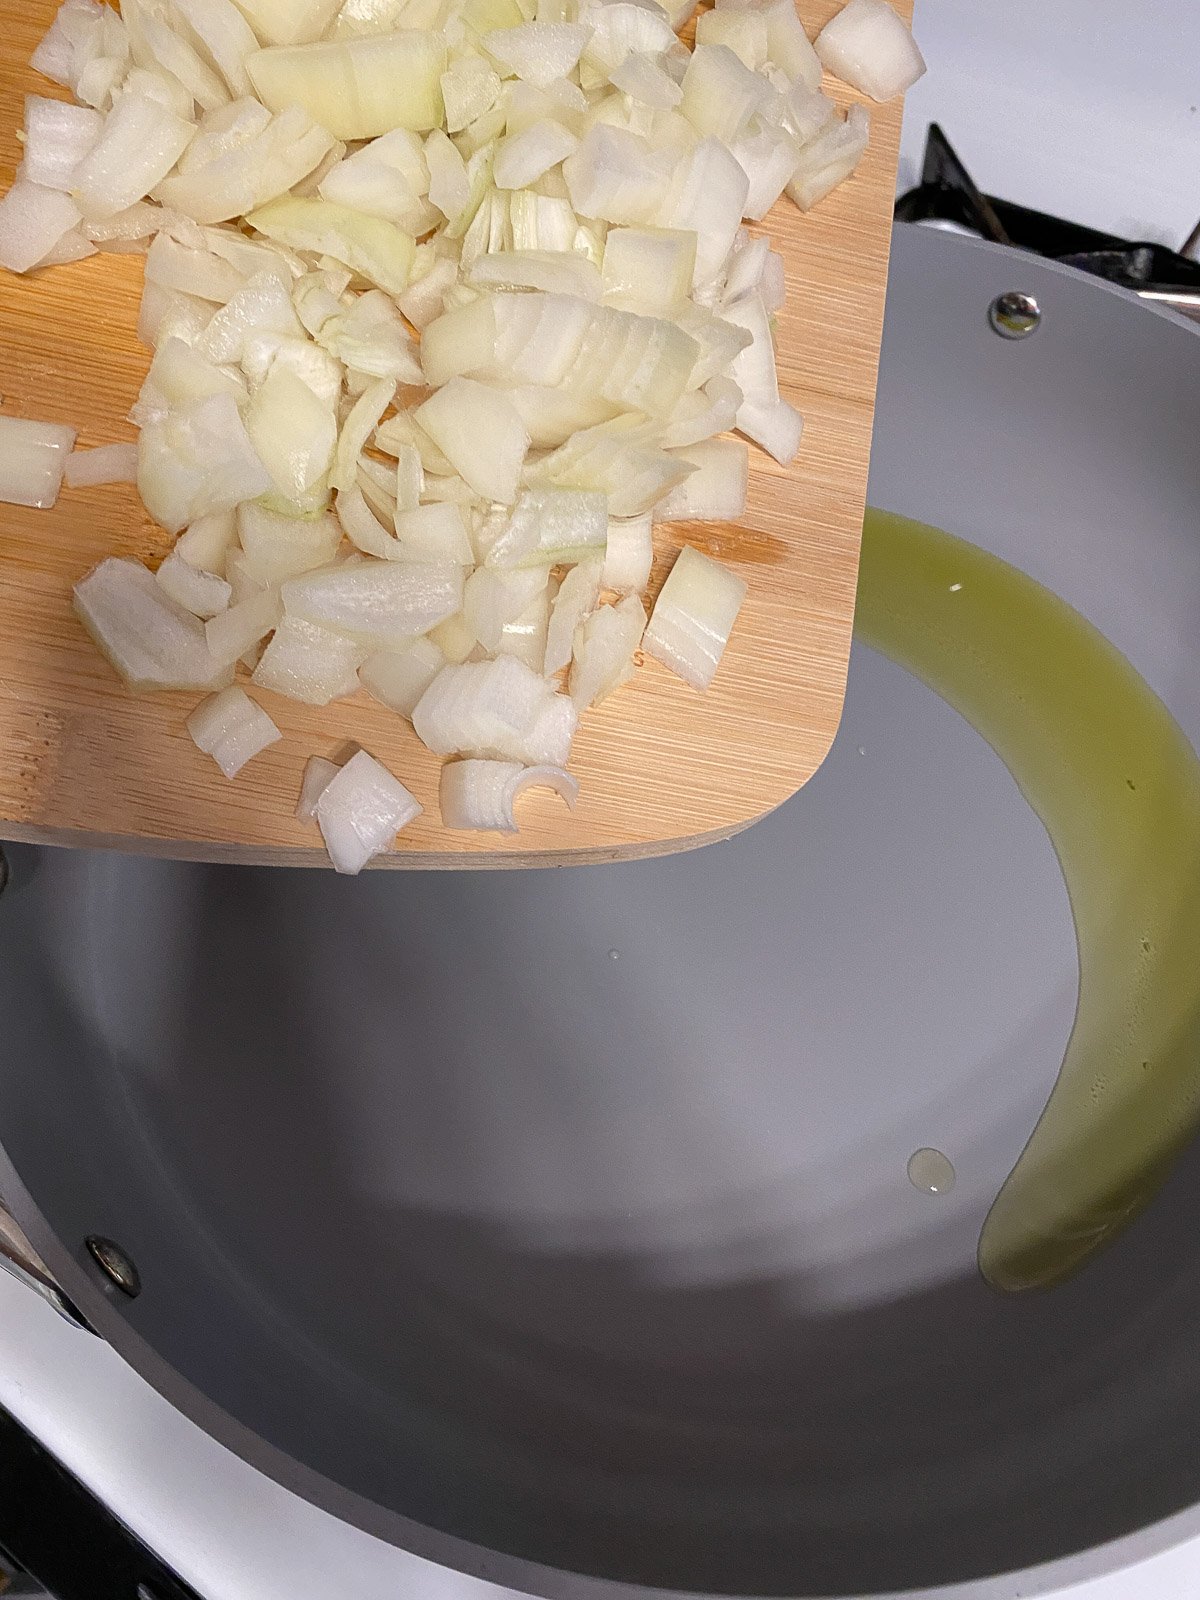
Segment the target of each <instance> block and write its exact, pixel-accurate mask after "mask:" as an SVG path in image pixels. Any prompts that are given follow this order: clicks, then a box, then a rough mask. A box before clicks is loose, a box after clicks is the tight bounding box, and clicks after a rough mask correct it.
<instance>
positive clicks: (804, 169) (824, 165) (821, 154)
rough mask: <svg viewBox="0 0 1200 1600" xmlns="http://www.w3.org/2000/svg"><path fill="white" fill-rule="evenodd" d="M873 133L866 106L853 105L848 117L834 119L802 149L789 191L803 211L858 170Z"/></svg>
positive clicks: (817, 202) (822, 198)
mask: <svg viewBox="0 0 1200 1600" xmlns="http://www.w3.org/2000/svg"><path fill="white" fill-rule="evenodd" d="M870 137H871V117H870V113H869V112H868V111H867V109H866V107H865V106H851V107H850V110H849V112H848V113H847V115H846V119H845V121H844V122H843V121H841V120H839V119H836V118H835V119H834V121H833V122H832V123H830V124H829V125H828V126H827V127H826V129H825V130H824V132H823V133H821V134H819V135H818V137H817V138H815V139H814V140H812V142H811V143H810V144H807V145H805V146H804V147H803V149H802V150H801V151H800V161H799V164H798V166H797V168H796V172H795V175H794V177H793V178H792V180H791V182H790V183H789V184H788V186H787V192H788V194H789V195H790V196H791V198H792V199H793V200H794V201H795V202H796V204H797V205H798V206H799V207H800V209H801V211H811V210H812V208H813V206H815V205H817V204H819V203H820V201H822V200H824V199H825V197H826V195H828V194H830V193H832V191H833V190H834V189H836V188H837V186H838V185H839V184H840V183H845V181H846V179H847V178H849V177H851V176H852V175H853V174H854V172H855V171H856V169H857V167H858V164H859V162H860V161H861V160H862V158H863V156H864V154H865V153H866V150H867V145H868V143H869V140H870Z"/></svg>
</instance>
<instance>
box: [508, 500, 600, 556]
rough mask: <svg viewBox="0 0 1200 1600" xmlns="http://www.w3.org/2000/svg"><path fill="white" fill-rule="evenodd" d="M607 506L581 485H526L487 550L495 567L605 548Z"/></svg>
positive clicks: (581, 554) (586, 553)
mask: <svg viewBox="0 0 1200 1600" xmlns="http://www.w3.org/2000/svg"><path fill="white" fill-rule="evenodd" d="M607 538H608V508H607V505H606V503H605V498H604V496H603V495H602V494H596V493H593V492H591V491H588V490H581V489H527V490H526V491H525V493H524V494H522V496H521V498H520V499H519V500H518V502H517V504H516V505H515V506H514V507H513V512H512V516H511V517H510V518H509V520H508V525H507V527H506V528H505V529H504V530H503V532H502V533H501V534H500V536H499V538H498V539H497V540H496V542H495V543H494V544H493V545H492V547H491V549H490V550H489V551H488V553H487V563H488V565H489V566H491V567H551V566H558V565H562V564H564V563H573V562H576V561H582V560H583V559H584V558H585V557H586V556H588V555H590V554H594V553H595V552H597V551H602V550H603V549H604V545H605V541H606V540H607Z"/></svg>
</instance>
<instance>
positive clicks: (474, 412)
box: [413, 377, 529, 505]
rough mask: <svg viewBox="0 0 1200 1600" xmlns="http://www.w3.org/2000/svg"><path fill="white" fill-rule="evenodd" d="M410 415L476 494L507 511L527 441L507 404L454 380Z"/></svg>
mask: <svg viewBox="0 0 1200 1600" xmlns="http://www.w3.org/2000/svg"><path fill="white" fill-rule="evenodd" d="M413 415H414V416H415V418H416V420H417V422H418V423H419V424H420V426H421V427H422V428H423V429H424V430H425V432H426V433H428V435H429V437H430V438H431V439H432V440H433V442H434V443H435V444H436V445H437V447H438V448H439V449H440V450H441V451H442V452H443V453H444V455H445V456H446V459H447V460H448V461H449V462H450V463H451V465H452V466H453V467H454V469H455V471H456V472H457V473H458V474H459V475H460V476H461V477H462V478H463V479H465V481H466V482H467V483H469V484H470V485H471V487H472V489H474V490H475V491H476V493H477V494H481V495H483V496H484V497H485V499H488V500H495V501H499V502H500V503H502V504H504V505H512V503H513V502H514V501H515V500H516V498H517V489H518V485H519V483H520V476H521V466H522V464H523V462H524V460H525V454H526V452H527V451H528V449H529V435H528V434H527V433H526V432H525V428H524V425H523V424H522V422H521V419H520V417H519V416H518V415H517V412H516V409H515V408H514V406H513V403H512V401H511V400H509V399H508V398H507V397H506V396H505V395H503V394H501V393H500V392H499V391H498V390H495V389H489V388H487V387H486V386H485V385H484V384H482V383H476V382H474V381H473V380H472V379H470V378H460V377H454V378H451V379H450V381H449V382H448V383H447V384H445V385H444V386H443V387H442V388H441V389H439V390H438V391H437V393H436V394H434V395H431V396H430V398H429V399H428V400H426V401H425V402H424V404H422V405H419V406H418V407H417V409H416V411H415V412H414V413H413Z"/></svg>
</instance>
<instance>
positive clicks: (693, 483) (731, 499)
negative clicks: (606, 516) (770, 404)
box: [654, 402, 782, 522]
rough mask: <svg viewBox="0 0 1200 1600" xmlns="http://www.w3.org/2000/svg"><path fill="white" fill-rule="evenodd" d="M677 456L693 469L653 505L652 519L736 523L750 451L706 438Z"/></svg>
mask: <svg viewBox="0 0 1200 1600" xmlns="http://www.w3.org/2000/svg"><path fill="white" fill-rule="evenodd" d="M781 403H782V402H781ZM741 414H742V413H741V411H739V412H738V415H739V417H740V416H741ZM678 455H679V457H680V459H681V460H682V461H686V462H687V463H688V464H689V465H690V466H692V467H695V469H696V470H695V471H694V472H693V473H691V474H690V476H688V477H686V478H685V479H684V480H683V482H682V483H680V484H677V485H676V486H675V488H674V489H672V490H671V492H670V494H668V495H667V496H666V497H665V498H664V499H663V500H662V501H661V502H660V503H659V504H658V505H657V506H655V508H654V518H655V521H657V522H696V521H702V522H736V521H737V519H738V518H739V517H740V516H742V515H743V513H744V512H745V510H746V492H747V487H748V484H749V478H750V461H749V451H748V450H747V449H746V446H745V445H744V444H743V443H742V441H741V440H740V439H706V440H704V441H703V443H701V444H695V445H692V446H691V447H690V448H689V449H687V450H680V451H679V452H678Z"/></svg>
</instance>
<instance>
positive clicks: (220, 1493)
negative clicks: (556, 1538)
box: [0, 0, 1200, 1600]
mask: <svg viewBox="0 0 1200 1600" xmlns="http://www.w3.org/2000/svg"><path fill="white" fill-rule="evenodd" d="M917 9H918V34H919V37H920V39H921V41H922V44H923V45H924V47H925V51H926V55H927V57H928V59H929V63H930V68H931V71H930V75H929V77H928V78H927V79H926V80H925V81H924V82H923V83H921V84H920V85H918V87H917V88H916V89H915V90H914V91H913V93H912V95H911V96H910V101H909V107H908V113H907V117H906V123H905V137H904V147H903V166H902V172H901V179H902V183H903V184H904V185H905V186H907V185H908V184H911V183H913V182H915V181H916V175H917V171H918V169H919V164H920V157H921V152H922V149H923V147H924V139H925V129H926V126H927V124H928V123H929V122H930V121H931V120H934V119H936V120H938V121H940V122H941V123H942V125H943V127H944V128H945V130H946V132H947V134H948V135H949V137H950V139H951V140H952V142H953V143H954V144H955V146H956V147H957V149H958V150H959V153H960V155H961V156H962V157H963V159H964V160H965V161H966V163H967V165H968V166H969V167H970V168H971V170H972V172H973V174H974V176H975V178H976V180H977V181H978V182H979V184H980V186H981V187H982V188H984V189H985V190H990V191H991V192H993V193H997V194H1000V195H1002V196H1003V197H1005V198H1007V199H1012V200H1018V201H1021V202H1023V203H1026V204H1029V205H1032V206H1036V207H1039V208H1041V209H1044V210H1049V211H1052V212H1056V213H1057V214H1059V215H1062V216H1065V217H1069V218H1071V219H1072V220H1075V221H1079V222H1085V223H1089V224H1091V225H1092V226H1094V227H1099V228H1103V229H1106V230H1110V231H1113V232H1117V233H1122V234H1125V235H1128V236H1131V237H1142V238H1149V239H1154V240H1159V241H1162V242H1165V243H1171V244H1174V245H1178V244H1179V243H1180V242H1181V241H1182V239H1183V238H1184V237H1185V236H1186V235H1187V234H1188V233H1189V232H1190V231H1191V228H1192V226H1193V224H1194V223H1195V221H1196V219H1197V217H1198V216H1200V111H1197V102H1200V73H1197V70H1196V63H1197V61H1200V11H1194V10H1189V8H1187V7H1186V6H1182V5H1180V4H1179V0H1140V5H1139V6H1138V7H1137V8H1136V10H1137V21H1136V24H1134V23H1133V22H1132V21H1131V17H1132V13H1131V11H1130V9H1129V8H1128V7H1127V6H1123V7H1121V8H1120V10H1118V8H1117V6H1116V4H1115V3H1114V0H1006V3H1005V4H1004V5H1003V6H998V5H994V6H984V5H982V4H979V3H978V0H976V3H971V0H917ZM1135 32H1136V37H1135ZM1142 40H1144V41H1145V44H1144V47H1140V41H1142ZM0 1404H3V1405H4V1406H6V1407H7V1408H8V1409H9V1410H10V1411H11V1412H12V1413H13V1414H14V1415H15V1416H17V1417H18V1418H19V1419H20V1420H21V1421H22V1422H24V1424H25V1425H26V1426H27V1427H28V1428H30V1429H31V1430H32V1431H33V1432H34V1433H35V1434H36V1435H37V1436H38V1437H39V1438H41V1439H42V1441H43V1442H44V1443H45V1444H46V1445H47V1446H48V1448H49V1449H50V1450H52V1451H53V1452H54V1453H55V1454H56V1455H57V1456H58V1457H59V1458H60V1459H61V1460H62V1461H63V1462H64V1463H65V1464H66V1465H67V1466H68V1467H70V1468H71V1469H72V1470H73V1471H74V1472H75V1473H76V1474H77V1475H78V1476H79V1477H80V1478H81V1479H83V1481H84V1482H86V1483H87V1484H88V1485H89V1486H90V1487H91V1488H92V1489H93V1490H94V1491H95V1492H96V1493H97V1494H98V1495H99V1496H100V1497H101V1498H102V1499H103V1500H104V1501H105V1502H106V1503H107V1504H108V1505H109V1506H110V1507H111V1508H112V1509H113V1510H114V1511H115V1512H116V1513H117V1515H119V1516H120V1517H121V1518H122V1519H123V1520H124V1521H125V1522H127V1523H128V1524H129V1525H130V1526H131V1527H133V1528H134V1529H135V1531H136V1532H138V1533H139V1534H140V1535H141V1536H142V1537H143V1538H144V1539H145V1540H146V1542H147V1543H148V1544H150V1545H152V1546H153V1547H154V1548H155V1549H156V1550H157V1551H158V1552H159V1553H160V1554H161V1556H162V1557H163V1559H164V1560H166V1561H167V1562H168V1563H169V1564H170V1565H171V1566H173V1567H174V1568H175V1569H176V1570H177V1571H178V1572H179V1573H180V1575H181V1576H182V1577H183V1578H184V1579H186V1580H187V1581H188V1582H189V1583H191V1584H192V1585H193V1586H194V1587H195V1588H196V1589H197V1591H198V1592H199V1593H200V1594H201V1595H202V1596H203V1597H204V1600H295V1597H296V1596H297V1595H306V1596H312V1597H313V1600H325V1597H333V1596H335V1595H336V1596H350V1597H352V1600H396V1597H397V1596H401V1595H403V1596H406V1597H412V1600H476V1597H479V1600H483V1597H485V1596H490V1597H492V1600H501V1593H500V1591H498V1590H495V1589H492V1588H491V1587H490V1586H489V1585H486V1584H482V1583H477V1582H474V1581H472V1580H470V1579H466V1578H461V1577H459V1576H457V1575H456V1574H452V1573H448V1572H445V1571H443V1570H441V1569H439V1568H436V1567H433V1566H431V1565H429V1564H428V1563H426V1562H423V1561H419V1560H418V1559H417V1558H415V1557H412V1556H408V1555H405V1554H403V1553H402V1552H400V1551H398V1550H395V1549H393V1548H392V1547H390V1546H388V1545H386V1544H383V1543H382V1542H380V1541H379V1540H377V1539H373V1538H371V1537H369V1536H368V1535H366V1534H363V1533H359V1532H358V1531H356V1530H355V1529H353V1528H350V1527H347V1526H345V1525H344V1524H341V1523H338V1522H336V1521H335V1520H334V1519H333V1518H331V1517H329V1516H327V1515H326V1514H325V1513H323V1512H321V1511H318V1510H315V1509H314V1508H313V1507H311V1506H309V1505H307V1504H306V1503H305V1502H303V1501H301V1500H299V1499H297V1498H296V1497H295V1496H293V1495H291V1494H288V1493H287V1492H286V1491H284V1490H283V1489H280V1488H278V1487H277V1486H276V1485H274V1484H273V1483H271V1482H269V1481H268V1480H267V1479H265V1478H263V1477H261V1476H260V1475H258V1474H257V1473H255V1472H254V1471H253V1470H252V1469H251V1468H249V1467H247V1466H245V1465H244V1464H243V1463H242V1462H241V1461H239V1460H238V1459H236V1458H235V1457H234V1456H232V1455H230V1454H229V1453H228V1452H227V1451H225V1450H224V1449H223V1448H222V1447H221V1446H220V1445H217V1444H215V1443H214V1442H213V1441H212V1440H210V1439H208V1438H207V1437H206V1436H205V1435H203V1434H202V1433H200V1432H199V1430H198V1429H196V1428H195V1427H194V1426H193V1425H192V1424H191V1423H190V1422H188V1421H186V1420H185V1419H184V1418H183V1417H182V1416H180V1415H179V1414H178V1413H177V1412H175V1411H173V1410H172V1408H171V1407H169V1406H168V1405H167V1404H166V1402H165V1401H163V1400H162V1399H161V1398H160V1397H159V1396H158V1395H157V1394H156V1393H154V1392H153V1391H152V1390H151V1389H150V1388H149V1387H148V1386H147V1385H146V1384H144V1383H143V1382H142V1381H141V1380H140V1379H139V1378H137V1377H136V1376H135V1375H134V1374H133V1373H132V1372H131V1371H130V1370H129V1369H128V1368H127V1367H125V1366H124V1364H123V1363H122V1362H121V1361H120V1359H119V1358H118V1357H117V1356H116V1355H115V1354H114V1353H113V1352H112V1351H111V1350H110V1349H108V1348H107V1347H106V1346H105V1345H103V1344H102V1343H101V1342H100V1341H99V1340H98V1339H93V1338H91V1337H89V1336H88V1335H87V1334H84V1333H81V1332H78V1331H77V1330H74V1329H72V1328H70V1327H68V1326H67V1325H66V1324H65V1323H63V1322H62V1321H61V1320H60V1319H58V1318H57V1317H56V1316H55V1315H54V1313H53V1312H52V1311H51V1310H50V1309H49V1308H48V1307H47V1306H46V1305H44V1304H43V1303H42V1302H41V1301H40V1300H38V1299H36V1298H35V1297H34V1296H33V1295H31V1294H30V1293H29V1292H28V1291H27V1290H24V1289H22V1288H20V1287H19V1286H18V1285H17V1284H16V1283H14V1282H13V1281H11V1280H10V1279H8V1278H6V1277H4V1276H0ZM1158 1534H1159V1537H1158V1539H1157V1540H1156V1542H1157V1543H1159V1544H1160V1545H1161V1546H1169V1545H1171V1544H1172V1543H1173V1539H1177V1538H1182V1537H1183V1533H1182V1529H1180V1531H1179V1532H1177V1533H1175V1534H1174V1535H1173V1532H1172V1529H1171V1527H1170V1526H1169V1525H1165V1526H1163V1527H1162V1528H1161V1529H1159V1530H1158ZM1098 1568H1099V1569H1107V1570H1108V1571H1109V1573H1110V1575H1109V1576H1107V1577H1102V1578H1096V1579H1093V1580H1092V1581H1090V1582H1082V1583H1081V1582H1079V1581H1078V1580H1079V1579H1080V1578H1081V1577H1082V1576H1083V1575H1084V1574H1085V1573H1086V1572H1087V1571H1089V1570H1096V1569H1098ZM1121 1568H1122V1552H1121V1550H1120V1549H1119V1548H1113V1549H1111V1550H1109V1551H1107V1552H1099V1553H1096V1554H1094V1555H1093V1556H1092V1557H1089V1558H1086V1559H1085V1560H1084V1561H1082V1562H1076V1563H1070V1564H1062V1565H1060V1566H1059V1567H1057V1568H1054V1569H1044V1570H1042V1571H1040V1572H1038V1573H1027V1574H1024V1575H1020V1576H1017V1577H1015V1578H1013V1577H1010V1578H999V1579H996V1580H994V1582H992V1583H988V1584H977V1585H974V1586H972V1587H971V1588H970V1590H969V1591H968V1590H957V1591H953V1593H954V1594H955V1595H963V1596H966V1595H968V1594H969V1596H970V1600H1017V1597H1019V1596H1020V1597H1024V1596H1031V1595H1034V1594H1038V1595H1042V1594H1048V1593H1054V1594H1059V1595H1068V1594H1069V1595H1071V1596H1074V1597H1080V1600H1185V1597H1187V1600H1191V1597H1192V1596H1194V1595H1195V1594H1196V1593H1197V1591H1198V1589H1200V1540H1196V1541H1193V1542H1192V1543H1190V1544H1187V1543H1184V1544H1182V1545H1179V1546H1178V1547H1177V1548H1174V1549H1166V1550H1165V1551H1164V1553H1163V1554H1160V1555H1158V1556H1156V1557H1154V1558H1152V1559H1150V1560H1146V1561H1143V1562H1141V1563H1140V1564H1138V1565H1137V1566H1135V1567H1125V1568H1124V1570H1121ZM1114 1569H1115V1575H1112V1574H1113V1573H1114ZM951 1593H952V1592H951V1591H948V1590H944V1591H939V1595H940V1596H942V1597H945V1600H950V1596H951Z"/></svg>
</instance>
